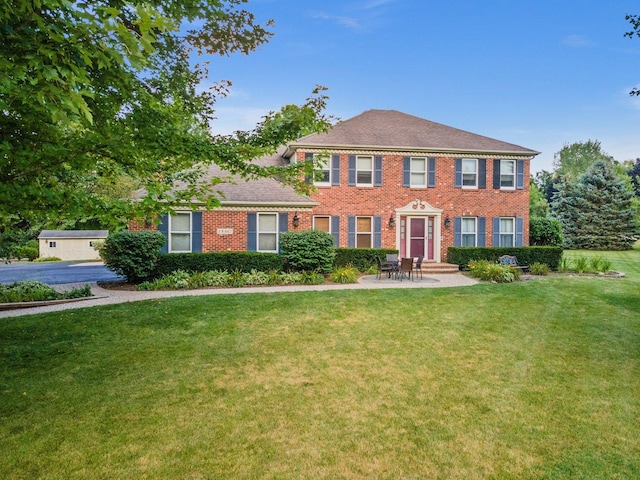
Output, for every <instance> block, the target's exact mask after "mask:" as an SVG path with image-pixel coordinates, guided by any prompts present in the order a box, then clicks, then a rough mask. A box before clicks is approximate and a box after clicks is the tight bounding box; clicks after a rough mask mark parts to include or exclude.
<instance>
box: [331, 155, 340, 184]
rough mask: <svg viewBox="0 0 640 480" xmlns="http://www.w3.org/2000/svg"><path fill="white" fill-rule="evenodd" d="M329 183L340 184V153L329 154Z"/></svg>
mask: <svg viewBox="0 0 640 480" xmlns="http://www.w3.org/2000/svg"><path fill="white" fill-rule="evenodd" d="M331 170H332V171H331V185H340V155H331Z"/></svg>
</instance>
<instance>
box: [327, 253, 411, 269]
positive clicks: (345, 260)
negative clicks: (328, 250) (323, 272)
mask: <svg viewBox="0 0 640 480" xmlns="http://www.w3.org/2000/svg"><path fill="white" fill-rule="evenodd" d="M387 253H395V254H397V253H398V250H396V249H394V248H336V258H335V260H334V261H333V266H334V267H335V268H340V267H346V266H347V265H352V266H354V267H356V268H357V269H358V270H360V271H361V272H365V271H367V270H368V269H369V268H370V267H371V266H374V265H376V257H380V258H381V259H382V260H383V261H384V260H386V255H387Z"/></svg>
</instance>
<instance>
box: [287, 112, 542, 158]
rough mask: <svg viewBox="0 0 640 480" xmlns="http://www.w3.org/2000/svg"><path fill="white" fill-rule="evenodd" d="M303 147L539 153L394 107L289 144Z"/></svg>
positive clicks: (354, 118) (365, 113)
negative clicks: (397, 109)
mask: <svg viewBox="0 0 640 480" xmlns="http://www.w3.org/2000/svg"><path fill="white" fill-rule="evenodd" d="M302 147H317V148H331V147H334V148H336V147H342V148H349V147H350V148H354V149H359V148H360V149H362V148H369V149H371V148H378V149H381V150H425V151H434V152H475V153H504V154H507V153H508V154H511V155H513V154H516V155H518V154H519V155H523V156H534V155H537V154H538V153H539V152H536V151H535V150H530V149H528V148H524V147H521V146H519V145H514V144H512V143H507V142H503V141H501V140H496V139H493V138H489V137H485V136H482V135H477V134H475V133H471V132H467V131H465V130H460V129H457V128H453V127H449V126H447V125H442V124H440V123H436V122H432V121H430V120H425V119H423V118H420V117H416V116H414V115H409V114H406V113H402V112H398V111H396V110H367V111H366V112H363V113H361V114H360V115H357V116H355V117H353V118H350V119H348V120H345V121H343V122H340V123H338V124H336V125H335V126H334V127H333V128H331V129H330V130H329V131H328V132H327V133H322V134H316V133H314V134H311V135H307V136H306V137H302V138H300V139H299V140H297V141H296V142H293V143H292V144H291V145H290V148H291V149H293V150H296V149H297V148H302Z"/></svg>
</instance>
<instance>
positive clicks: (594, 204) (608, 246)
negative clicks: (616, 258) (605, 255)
mask: <svg viewBox="0 0 640 480" xmlns="http://www.w3.org/2000/svg"><path fill="white" fill-rule="evenodd" d="M632 197H633V193H632V192H631V191H630V190H629V188H628V187H627V186H626V184H625V182H624V181H621V180H620V179H619V178H617V177H616V176H615V174H614V173H613V169H612V167H611V164H610V163H609V162H602V161H597V162H596V163H594V164H593V165H592V166H591V167H590V168H589V169H588V170H587V172H586V173H585V174H584V175H582V176H581V177H580V178H579V179H578V181H577V182H575V183H570V182H566V181H564V182H562V183H561V184H560V185H559V188H558V193H556V195H555V197H554V201H553V204H552V209H553V214H554V215H555V217H556V218H558V219H559V220H560V222H561V223H562V228H563V230H564V237H565V247H566V248H575V249H578V248H585V249H591V250H629V249H631V248H632V245H633V243H634V241H635V239H634V238H633V231H634V222H633V220H634V211H633V209H632Z"/></svg>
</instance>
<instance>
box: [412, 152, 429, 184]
mask: <svg viewBox="0 0 640 480" xmlns="http://www.w3.org/2000/svg"><path fill="white" fill-rule="evenodd" d="M411 186H412V187H423V188H424V187H426V186H427V159H426V158H424V157H411Z"/></svg>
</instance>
